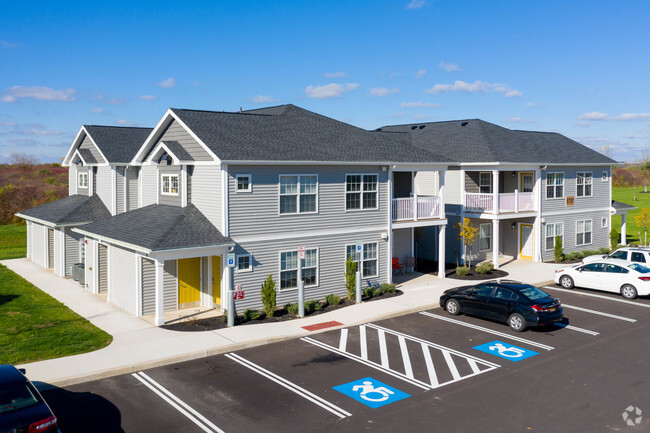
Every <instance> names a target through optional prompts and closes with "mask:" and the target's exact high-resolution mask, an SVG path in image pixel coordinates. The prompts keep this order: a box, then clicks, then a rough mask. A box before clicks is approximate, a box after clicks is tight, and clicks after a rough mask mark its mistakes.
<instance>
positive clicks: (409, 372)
mask: <svg viewBox="0 0 650 433" xmlns="http://www.w3.org/2000/svg"><path fill="white" fill-rule="evenodd" d="M397 340H398V341H399V349H400V351H401V352H402V361H403V362H404V373H405V374H406V376H407V377H410V378H411V379H413V378H414V377H415V376H413V367H411V357H410V356H409V351H408V348H407V347H406V339H405V338H404V337H402V336H401V335H400V336H398V337H397Z"/></svg>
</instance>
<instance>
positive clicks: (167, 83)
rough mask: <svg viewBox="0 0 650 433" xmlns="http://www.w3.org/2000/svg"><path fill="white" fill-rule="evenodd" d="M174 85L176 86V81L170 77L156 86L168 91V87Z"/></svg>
mask: <svg viewBox="0 0 650 433" xmlns="http://www.w3.org/2000/svg"><path fill="white" fill-rule="evenodd" d="M175 85H176V80H174V79H173V78H172V77H169V78H167V79H166V80H162V81H161V82H160V83H158V86H160V87H162V88H163V89H169V88H170V87H174V86H175Z"/></svg>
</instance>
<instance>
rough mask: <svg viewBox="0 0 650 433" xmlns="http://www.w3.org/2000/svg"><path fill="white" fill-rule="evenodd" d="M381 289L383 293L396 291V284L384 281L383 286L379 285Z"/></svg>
mask: <svg viewBox="0 0 650 433" xmlns="http://www.w3.org/2000/svg"><path fill="white" fill-rule="evenodd" d="M379 290H381V293H395V292H396V289H395V284H389V283H382V284H381V286H379Z"/></svg>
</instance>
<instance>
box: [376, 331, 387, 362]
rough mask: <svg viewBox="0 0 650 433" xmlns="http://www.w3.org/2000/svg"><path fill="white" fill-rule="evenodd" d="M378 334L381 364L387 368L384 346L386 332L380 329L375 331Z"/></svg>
mask: <svg viewBox="0 0 650 433" xmlns="http://www.w3.org/2000/svg"><path fill="white" fill-rule="evenodd" d="M377 334H378V336H379V355H380V357H381V366H382V367H384V368H389V366H388V349H387V348H386V334H385V333H384V331H382V330H381V329H380V330H379V331H377Z"/></svg>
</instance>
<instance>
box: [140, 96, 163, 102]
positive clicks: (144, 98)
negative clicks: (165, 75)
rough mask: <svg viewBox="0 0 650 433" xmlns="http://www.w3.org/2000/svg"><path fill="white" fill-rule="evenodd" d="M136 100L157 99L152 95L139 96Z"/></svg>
mask: <svg viewBox="0 0 650 433" xmlns="http://www.w3.org/2000/svg"><path fill="white" fill-rule="evenodd" d="M138 99H141V100H143V101H155V100H156V99H158V97H156V96H153V95H140V96H138Z"/></svg>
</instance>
